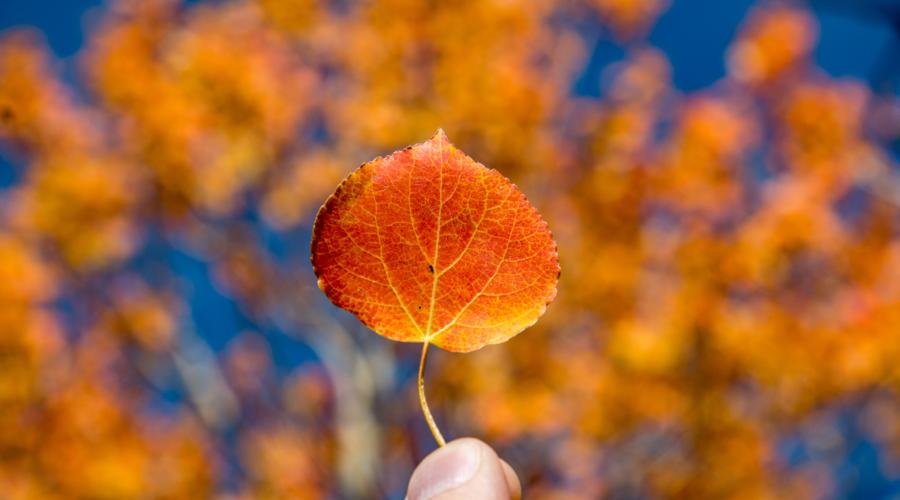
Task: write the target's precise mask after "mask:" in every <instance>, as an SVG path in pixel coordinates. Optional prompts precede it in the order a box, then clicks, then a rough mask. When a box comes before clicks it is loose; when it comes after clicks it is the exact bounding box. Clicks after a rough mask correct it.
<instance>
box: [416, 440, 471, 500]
mask: <svg viewBox="0 0 900 500" xmlns="http://www.w3.org/2000/svg"><path fill="white" fill-rule="evenodd" d="M480 466H481V447H480V446H479V445H478V443H477V442H472V441H470V440H461V441H454V442H452V443H450V444H448V445H447V446H444V447H443V448H442V449H440V450H438V451H437V452H436V453H434V454H432V455H430V456H428V458H426V459H425V460H424V461H423V462H422V464H421V465H419V467H418V469H416V472H415V474H413V478H412V480H411V481H410V484H409V498H410V500H428V499H429V498H434V497H436V496H438V495H440V494H441V493H444V492H445V491H449V490H452V489H454V488H457V487H459V486H462V485H463V484H466V483H467V482H469V480H470V479H472V477H473V476H474V475H475V472H477V471H478V467H480Z"/></svg>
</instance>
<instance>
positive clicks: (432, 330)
mask: <svg viewBox="0 0 900 500" xmlns="http://www.w3.org/2000/svg"><path fill="white" fill-rule="evenodd" d="M312 264H313V268H314V270H315V273H316V275H317V276H318V278H319V281H318V284H319V288H321V289H322V291H324V292H325V295H327V296H328V298H329V299H330V300H331V301H332V302H334V303H335V304H336V305H337V306H339V307H342V308H344V309H346V310H348V311H350V312H351V313H353V314H355V315H356V316H357V317H358V318H359V319H360V321H362V322H363V324H365V325H366V326H368V327H369V328H371V329H372V330H374V331H375V332H377V333H378V334H380V335H383V336H385V337H387V338H390V339H393V340H399V341H403V342H425V343H431V344H434V345H437V346H438V347H441V348H443V349H446V350H448V351H454V352H468V351H473V350H476V349H479V348H481V347H483V346H485V345H486V344H497V343H501V342H505V341H506V340H508V339H509V338H511V337H513V336H514V335H516V334H518V333H519V332H521V331H522V330H524V329H525V328H527V327H529V326H531V325H533V324H534V323H535V321H537V319H538V317H540V316H541V314H543V312H544V310H545V309H546V306H547V304H549V303H550V301H552V300H553V298H554V297H555V296H556V282H557V280H558V278H559V262H558V257H557V251H556V243H555V242H554V241H553V237H552V235H551V234H550V231H549V229H548V228H547V224H546V222H544V221H543V219H541V216H540V214H538V212H537V210H535V209H534V207H532V206H531V204H530V203H529V202H528V200H527V199H526V198H525V196H524V195H523V194H522V193H521V192H520V191H519V190H518V188H516V186H515V185H513V184H512V183H511V182H510V181H509V180H508V179H506V178H505V177H503V175H501V174H500V173H499V172H497V171H496V170H493V169H488V168H486V167H485V166H484V165H481V164H479V163H477V162H475V161H474V160H472V159H471V158H469V157H468V156H466V154H465V153H463V152H462V151H460V150H459V149H457V148H456V147H454V146H453V145H452V144H450V142H449V141H448V140H447V136H446V135H445V134H444V132H443V131H442V130H439V131H438V132H437V133H436V134H435V135H434V137H432V138H431V139H430V140H428V141H427V142H425V143H422V144H417V145H415V146H411V147H407V148H406V149H403V150H401V151H397V152H395V153H394V154H392V155H390V156H387V157H384V158H377V159H375V160H373V161H371V162H369V163H366V164H364V165H362V166H361V167H359V168H358V169H357V170H356V171H355V172H353V173H352V174H350V176H348V177H347V178H346V179H345V180H344V181H343V182H342V183H341V184H340V186H338V188H337V190H336V191H335V192H334V194H332V195H331V197H330V198H329V199H328V200H327V201H326V202H325V204H324V205H323V206H322V208H321V209H320V210H319V213H318V215H317V217H316V222H315V226H314V229H313V240H312Z"/></svg>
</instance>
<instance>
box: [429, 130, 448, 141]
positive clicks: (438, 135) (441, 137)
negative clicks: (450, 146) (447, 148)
mask: <svg viewBox="0 0 900 500" xmlns="http://www.w3.org/2000/svg"><path fill="white" fill-rule="evenodd" d="M431 140H432V141H443V142H450V141H449V139H447V133H446V132H444V129H443V128H439V129H437V132H435V133H434V136H433V137H432V138H431Z"/></svg>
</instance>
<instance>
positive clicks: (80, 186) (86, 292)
mask: <svg viewBox="0 0 900 500" xmlns="http://www.w3.org/2000/svg"><path fill="white" fill-rule="evenodd" d="M838 4H839V5H838ZM849 4H850V3H849V2H813V4H812V5H813V7H815V8H822V9H825V8H833V9H836V11H837V10H839V9H840V8H847V9H850V11H852V12H869V10H871V9H876V10H877V9H881V10H878V12H880V13H881V14H879V16H880V18H881V19H883V20H884V21H885V22H887V23H893V25H892V26H894V28H893V29H895V30H896V26H897V22H898V21H897V20H898V17H897V11H896V9H894V8H893V7H892V4H890V3H889V2H854V3H853V5H852V6H849ZM667 5H668V2H665V1H656V0H573V1H569V2H551V1H548V0H536V1H535V0H533V1H529V2H524V1H519V0H505V1H499V0H489V1H482V0H477V1H476V0H466V1H459V2H422V1H417V0H383V1H374V0H372V1H360V2H339V1H334V2H329V1H314V0H308V1H302V2H277V1H269V0H259V1H254V0H229V1H224V2H199V3H196V4H193V3H192V4H191V5H182V4H181V3H179V2H178V1H177V0H149V1H137V0H118V1H112V2H111V3H110V4H109V5H108V6H107V7H106V8H105V10H104V11H103V12H102V16H101V18H99V19H98V20H96V21H95V22H92V23H91V28H90V31H89V33H88V41H87V44H86V46H85V48H84V49H83V50H82V51H81V53H80V54H79V55H78V64H79V68H80V72H79V73H78V80H77V81H73V79H72V78H63V77H62V76H61V74H62V72H61V69H60V68H61V63H60V62H59V61H56V60H54V59H53V58H52V57H51V56H50V55H49V54H48V50H47V49H46V47H45V45H44V42H43V41H42V37H41V35H40V34H38V33H35V32H32V31H28V30H13V31H9V32H6V33H3V35H2V41H0V140H2V142H3V151H2V153H3V155H4V158H5V159H6V161H7V164H6V166H4V167H3V168H8V169H10V172H9V173H8V174H7V173H4V176H3V178H4V179H11V180H10V181H9V183H8V185H5V186H4V187H3V188H2V191H0V491H2V492H3V493H4V495H6V497H7V498H16V499H17V498H22V499H26V498H145V497H146V498H206V497H220V498H235V499H237V498H288V497H293V498H323V497H325V498H335V497H340V498H365V497H389V498H402V497H403V495H404V493H405V486H406V481H407V479H408V475H409V473H410V471H411V469H412V467H413V465H414V464H415V463H416V462H417V461H418V460H420V459H421V457H422V456H424V454H425V453H426V452H427V451H428V450H429V449H430V447H431V446H432V444H431V443H430V442H429V439H430V438H429V436H428V434H427V430H426V429H425V427H424V424H423V423H422V422H421V419H420V418H419V415H418V413H417V411H418V410H417V407H416V401H415V399H414V397H413V395H414V394H415V391H414V390H412V388H411V387H408V386H407V385H408V384H411V383H414V378H415V377H414V376H411V375H413V374H414V367H415V364H416V363H417V359H418V358H417V357H418V350H417V348H415V347H414V346H400V347H395V346H392V345H389V343H388V342H387V341H383V340H381V339H379V338H377V336H374V335H370V334H365V332H359V331H358V329H357V327H356V326H355V325H354V322H350V321H346V319H347V318H346V317H345V316H343V315H341V314H340V313H338V312H336V311H335V310H334V309H332V308H330V306H327V305H326V304H325V301H324V299H323V298H322V297H321V295H320V294H319V292H318V290H316V288H315V286H314V283H315V280H314V278H313V276H312V273H311V270H310V269H309V266H308V264H307V259H308V253H307V245H308V233H309V226H310V223H311V220H312V217H313V216H314V210H315V207H317V206H318V205H319V204H320V203H321V202H322V201H323V198H324V197H325V196H326V195H327V193H329V192H330V191H331V190H332V189H333V187H334V185H335V183H336V182H338V181H339V179H340V178H341V176H343V175H345V174H346V173H347V172H349V171H350V170H351V169H352V168H353V167H355V166H356V165H357V164H358V163H359V162H360V161H363V160H366V159H368V158H371V157H373V156H375V155H377V154H382V153H385V152H388V151H392V150H394V149H396V148H397V147H398V146H402V145H405V144H409V143H414V142H420V141H422V140H424V139H425V138H427V137H428V136H430V135H431V134H432V133H433V132H434V130H435V129H437V128H438V127H443V128H444V129H445V130H447V133H448V135H450V137H452V138H453V140H454V142H455V143H457V144H458V145H459V146H460V148H461V149H463V150H465V151H467V152H468V153H469V154H471V155H472V156H473V157H474V158H477V159H478V160H479V161H481V162H483V163H484V164H486V165H488V166H490V167H494V168H497V169H500V170H501V171H503V173H504V174H506V175H508V176H510V177H511V178H512V179H513V180H514V181H516V182H517V184H518V185H519V186H520V188H521V189H522V191H523V192H525V193H527V194H528V195H529V198H530V200H531V201H532V203H534V204H535V205H536V206H537V207H538V208H539V210H540V211H541V213H543V214H544V215H545V217H546V218H547V219H548V221H549V223H550V227H551V228H552V229H553V230H554V233H555V236H556V238H557V241H558V242H559V245H560V254H561V263H562V268H563V273H562V281H561V282H560V293H559V296H558V299H557V300H556V302H555V303H554V304H553V305H552V306H551V307H550V309H549V312H548V315H547V317H546V318H545V319H544V320H542V321H541V322H540V323H539V324H538V325H537V326H535V327H534V328H533V329H531V331H529V332H527V333H526V334H524V335H522V336H520V337H518V338H517V339H516V340H514V341H512V342H510V343H509V344H507V345H506V346H504V347H503V348H502V349H491V348H487V349H484V350H482V351H479V352H478V353H476V354H474V355H469V356H465V357H457V356H450V355H438V356H435V357H434V358H433V363H434V364H433V368H434V371H433V372H432V375H433V381H434V383H435V386H434V392H433V398H434V401H433V402H432V405H433V407H434V408H433V409H434V411H435V414H436V417H437V419H438V420H439V421H440V422H441V424H442V427H443V428H444V429H445V430H446V431H447V432H448V433H450V434H452V435H453V436H454V437H455V436H460V435H476V436H479V437H481V438H483V439H485V440H487V441H488V442H491V443H492V444H494V445H496V446H497V447H498V449H499V451H500V454H501V455H502V456H504V457H506V458H507V459H508V460H509V461H510V462H511V463H512V464H513V466H514V467H515V468H516V469H517V470H518V472H519V474H520V476H521V477H522V479H523V483H524V484H525V489H526V491H527V492H528V494H529V495H530V496H531V497H533V498H559V499H564V498H593V497H604V496H608V497H620V498H636V497H671V498H725V497H728V498H735V497H737V498H743V497H746V498H818V497H830V496H841V495H850V494H851V493H855V494H858V495H862V496H869V497H873V496H878V495H887V493H888V492H890V491H893V493H894V494H896V492H897V491H898V490H897V488H898V487H897V484H898V478H900V468H898V467H900V465H898V464H900V431H898V429H900V410H898V408H900V371H898V368H897V359H900V333H898V332H900V230H898V224H900V177H898V175H900V174H898V167H897V165H896V157H895V156H892V154H891V152H890V151H889V149H888V146H889V145H891V144H894V145H896V144H897V141H898V140H900V125H898V123H900V119H898V116H900V112H898V109H900V105H898V101H897V99H896V95H894V94H893V93H892V92H894V91H895V90H891V89H890V88H889V87H887V90H886V87H885V86H884V85H881V84H880V83H879V84H877V85H875V84H873V83H872V82H864V81H859V80H854V79H834V78H832V77H830V76H829V75H828V74H827V73H826V72H825V71H823V70H821V69H820V68H817V67H816V64H815V62H814V60H813V59H812V53H813V50H814V48H815V47H816V43H817V31H818V28H817V22H816V17H815V15H814V14H813V13H812V12H811V11H809V10H807V8H806V7H804V6H803V5H802V4H798V3H768V2H760V5H759V6H757V7H754V8H753V9H752V10H751V11H750V12H749V14H748V16H747V19H746V21H745V22H744V23H743V25H742V26H741V27H740V28H739V29H738V31H737V33H736V35H735V37H734V41H733V42H732V43H731V45H730V46H729V47H728V49H727V51H726V52H725V53H724V54H723V57H724V58H725V59H726V62H727V64H726V66H727V71H726V74H725V75H724V77H723V78H722V79H721V80H719V81H717V82H715V83H714V84H713V85H712V86H711V87H709V88H707V89H704V90H702V91H699V92H696V93H692V94H689V95H684V94H683V93H681V92H680V91H679V90H678V89H676V88H674V87H673V85H672V83H671V73H672V68H671V66H670V63H669V61H667V59H666V56H665V55H664V54H663V52H661V51H659V50H658V49H656V48H654V47H652V46H651V45H650V44H649V42H648V40H647V33H648V32H649V30H650V28H651V26H652V25H653V22H654V20H655V19H656V18H657V17H658V16H660V15H663V13H664V11H665V9H666V7H667ZM696 22H698V23H700V22H715V20H707V19H702V18H698V19H697V21H696ZM684 29H686V30H690V29H692V28H691V27H690V26H686V27H684ZM597 32H599V33H604V35H602V36H606V35H605V33H609V36H610V37H612V39H614V40H616V41H617V42H616V43H618V44H619V46H620V47H622V49H623V50H624V57H623V58H622V60H621V61H618V62H616V63H615V64H611V65H610V66H609V67H608V68H606V69H605V71H604V73H603V78H602V89H601V98H599V99H591V98H586V97H583V96H577V95H574V94H573V92H572V89H573V88H574V86H575V82H576V80H577V79H578V78H579V75H580V73H581V72H582V71H583V70H584V68H585V66H586V64H588V53H589V50H588V49H589V46H588V44H589V43H590V42H591V41H592V40H594V38H592V37H595V36H596V35H594V34H593V33H597ZM895 33H896V31H895ZM892 43H894V44H896V40H894V41H893V42H892ZM888 61H889V62H888V63H887V64H888V65H889V66H891V65H892V66H893V69H890V71H887V72H886V73H884V72H885V71H886V70H879V71H882V73H881V74H887V75H894V77H888V79H890V78H895V76H896V57H894V58H893V59H891V58H890V57H888ZM891 61H892V62H891ZM873 78H874V77H873ZM879 78H880V77H879ZM879 81H880V80H879ZM873 85H874V86H873ZM198 262H199V263H200V264H197V266H199V267H201V268H202V269H203V271H202V272H201V273H200V274H201V275H203V276H206V274H208V275H209V277H210V279H211V281H212V283H213V287H214V291H213V292H211V293H215V294H220V295H222V296H224V297H226V298H227V301H231V302H227V301H226V302H225V303H233V304H235V305H236V311H235V312H231V311H222V310H218V309H217V310H215V311H214V312H213V313H211V314H213V315H217V316H223V317H224V316H226V315H229V314H233V316H234V317H235V318H237V319H236V320H235V322H236V323H237V324H236V325H231V330H233V331H232V332H231V333H229V332H217V331H211V330H207V329H203V328H200V327H198V325H199V324H200V323H201V321H200V320H201V319H202V318H201V317H200V316H201V313H200V312H199V311H198V307H197V306H196V304H195V303H194V299H193V297H194V295H195V293H198V292H195V288H198V287H200V286H202V284H198V280H199V279H201V278H202V279H205V278H204V277H203V276H202V277H201V278H198V277H197V273H195V272H193V271H189V270H185V268H186V267H190V265H194V264H193V263H198ZM185 263H187V264H185ZM192 273H193V274H192ZM204 273H206V274H204ZM229 317H230V316H229ZM228 321H230V320H228ZM223 323H226V321H224V320H223ZM238 333H240V335H237V334H238ZM283 334H288V335H290V336H292V338H293V339H294V340H295V341H291V340H290V339H288V340H285V339H286V337H285V335H283ZM223 336H224V338H223ZM232 337H233V338H232ZM285 342H291V343H290V345H289V346H288V347H285V345H286V344H285ZM294 351H303V352H306V351H309V352H311V354H308V355H306V357H305V358H303V359H302V362H300V361H297V359H295V358H292V357H291V356H293V355H294V354H292V353H293V352H294ZM301 357H302V356H301ZM398 394H404V395H408V396H409V397H408V398H405V399H399V400H398V398H397V395H398ZM865 450H875V451H874V452H873V453H875V456H876V458H875V459H874V460H875V461H876V463H875V464H874V465H871V466H868V468H867V469H865V470H861V469H859V468H860V467H863V466H862V465H859V462H858V461H860V460H862V459H860V458H859V457H860V456H861V455H860V454H864V453H866V451H865ZM848 471H850V472H848ZM854 471H857V472H859V474H857V476H856V477H857V478H856V479H854V478H853V477H854V474H853V472H854ZM873 477H874V478H875V479H872V478H873ZM867 478H868V479H867ZM869 479H871V481H870V482H869V483H866V482H865V481H867V480H869ZM879 481H880V482H879ZM873 485H874V486H873ZM879 485H881V486H879ZM884 485H888V486H884ZM866 488H869V489H866ZM878 488H881V489H878ZM890 488H892V489H890Z"/></svg>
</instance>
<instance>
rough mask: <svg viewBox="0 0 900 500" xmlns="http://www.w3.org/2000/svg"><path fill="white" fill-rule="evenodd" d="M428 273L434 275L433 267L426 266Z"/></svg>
mask: <svg viewBox="0 0 900 500" xmlns="http://www.w3.org/2000/svg"><path fill="white" fill-rule="evenodd" d="M428 272H429V273H431V274H434V266H432V265H431V264H428Z"/></svg>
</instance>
